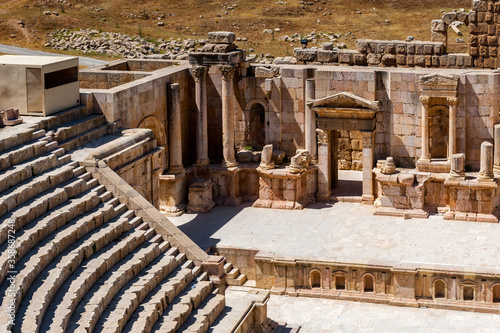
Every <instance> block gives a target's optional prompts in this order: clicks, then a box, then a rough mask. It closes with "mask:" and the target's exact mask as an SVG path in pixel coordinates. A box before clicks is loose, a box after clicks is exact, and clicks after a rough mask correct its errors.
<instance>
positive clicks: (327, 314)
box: [226, 289, 500, 333]
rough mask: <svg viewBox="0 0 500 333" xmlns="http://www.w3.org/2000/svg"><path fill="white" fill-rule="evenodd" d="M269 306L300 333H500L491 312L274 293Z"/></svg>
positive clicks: (271, 314)
mask: <svg viewBox="0 0 500 333" xmlns="http://www.w3.org/2000/svg"><path fill="white" fill-rule="evenodd" d="M232 293H234V291H232V290H231V289H229V290H227V291H226V297H235V296H238V295H237V294H236V295H232ZM228 302H229V301H228ZM267 309H268V310H267V315H268V317H269V318H271V319H272V320H274V321H276V322H286V323H287V325H289V326H292V325H293V326H301V329H300V330H299V333H337V332H346V333H358V332H376V333H382V332H384V333H413V332H426V333H430V332H432V333H438V332H439V333H443V332H450V333H451V332H453V333H468V332H484V333H486V332H488V333H490V332H491V333H493V332H500V320H499V316H498V315H497V314H490V313H475V312H463V311H453V310H440V309H425V308H406V307H398V306H391V305H384V304H372V303H361V302H348V301H339V300H331V299H322V298H309V297H287V296H277V295H271V299H270V300H269V303H268V305H267ZM304 309H307V311H304Z"/></svg>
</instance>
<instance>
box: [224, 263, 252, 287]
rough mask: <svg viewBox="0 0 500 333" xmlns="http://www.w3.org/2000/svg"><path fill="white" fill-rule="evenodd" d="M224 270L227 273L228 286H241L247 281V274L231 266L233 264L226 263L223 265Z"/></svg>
mask: <svg viewBox="0 0 500 333" xmlns="http://www.w3.org/2000/svg"><path fill="white" fill-rule="evenodd" d="M224 271H225V272H226V274H227V278H226V281H227V284H228V285H230V286H242V285H243V284H244V283H245V282H247V276H246V275H245V274H241V273H240V270H239V268H236V267H233V264H231V263H227V264H225V265H224Z"/></svg>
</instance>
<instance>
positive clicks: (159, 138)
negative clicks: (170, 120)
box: [137, 116, 167, 147]
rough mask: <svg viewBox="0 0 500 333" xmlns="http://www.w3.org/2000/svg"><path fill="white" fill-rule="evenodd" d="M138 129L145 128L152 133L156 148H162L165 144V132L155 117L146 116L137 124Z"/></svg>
mask: <svg viewBox="0 0 500 333" xmlns="http://www.w3.org/2000/svg"><path fill="white" fill-rule="evenodd" d="M137 127H138V128H147V129H150V130H152V131H153V133H154V135H155V139H156V145H157V146H158V147H164V146H165V145H166V144H167V132H166V130H165V126H164V125H163V123H162V122H161V121H160V120H159V119H158V118H157V117H155V116H147V117H146V118H144V119H142V120H141V122H140V123H139V126H137Z"/></svg>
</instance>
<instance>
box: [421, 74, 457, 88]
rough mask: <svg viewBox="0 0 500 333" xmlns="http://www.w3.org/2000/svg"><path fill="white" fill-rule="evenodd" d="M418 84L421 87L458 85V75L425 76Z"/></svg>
mask: <svg viewBox="0 0 500 333" xmlns="http://www.w3.org/2000/svg"><path fill="white" fill-rule="evenodd" d="M418 82H419V83H420V84H421V85H454V86H457V85H458V76H457V75H446V74H430V75H423V76H421V77H420V78H419V80H418Z"/></svg>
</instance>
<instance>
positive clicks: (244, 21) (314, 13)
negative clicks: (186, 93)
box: [0, 0, 471, 55]
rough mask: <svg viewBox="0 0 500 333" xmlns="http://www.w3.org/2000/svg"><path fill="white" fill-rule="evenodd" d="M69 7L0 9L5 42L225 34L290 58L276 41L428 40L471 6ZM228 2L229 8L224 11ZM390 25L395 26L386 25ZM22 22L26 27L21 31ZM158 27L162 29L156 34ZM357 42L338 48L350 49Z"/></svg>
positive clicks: (21, 1) (93, 1) (110, 2)
mask: <svg viewBox="0 0 500 333" xmlns="http://www.w3.org/2000/svg"><path fill="white" fill-rule="evenodd" d="M70 2H71V4H72V6H71V7H69V6H68V5H67V4H61V3H60V2H59V1H57V0H47V1H41V0H34V1H27V0H14V1H7V2H6V3H3V4H0V20H1V21H0V42H2V43H8V44H12V45H18V46H24V47H30V48H34V49H43V45H44V43H45V42H46V40H47V35H48V34H49V33H50V32H52V31H54V30H56V29H63V28H67V29H79V28H92V29H100V30H102V31H112V32H120V33H125V34H129V35H133V36H134V35H142V36H143V37H151V38H205V37H206V34H207V33H208V32H209V31H215V30H228V31H233V32H235V33H236V35H237V36H239V37H247V38H248V40H249V42H248V43H243V42H239V43H238V45H239V46H240V47H242V48H253V49H255V52H257V53H272V54H274V55H287V54H288V55H291V54H292V53H293V47H298V46H299V45H298V43H297V42H295V43H285V42H280V41H278V38H279V37H281V36H285V35H291V34H293V33H299V34H303V35H307V34H309V33H310V32H311V31H316V32H333V33H338V34H341V35H344V34H346V33H349V32H351V33H352V34H353V35H354V36H355V38H372V39H405V38H406V37H407V36H409V35H412V36H414V37H415V38H416V39H418V40H429V39H430V21H431V20H432V19H437V18H440V17H441V15H442V14H441V10H445V11H449V10H452V9H459V8H465V9H466V10H467V9H469V8H470V5H471V3H470V0H443V1H439V2H438V1H431V0H423V1H414V0H373V1H366V0H351V1H343V0H325V1H315V0H312V1H311V0H309V1H307V2H312V3H313V5H305V9H302V6H303V5H302V4H300V3H299V0H288V1H286V2H287V4H286V5H279V4H276V1H274V0H272V1H262V0H232V1H230V2H229V0H223V1H215V0H186V1H160V0H133V1H132V0H73V1H70ZM224 3H228V6H226V7H224V6H223V4H224ZM24 5H29V7H25V6H24ZM233 5H236V6H233ZM45 11H57V12H58V13H59V15H58V16H56V15H44V12H45ZM226 13H227V14H226ZM324 13H325V14H326V15H323V14H324ZM328 13H331V15H329V14H328ZM359 13H360V14H359ZM201 16H203V17H201ZM386 20H388V21H389V22H390V23H389V24H386V23H384V22H385V21H386ZM18 21H23V22H24V23H25V25H24V28H23V27H22V26H21V25H19V24H18V23H17V22H18ZM159 21H162V22H164V23H165V26H164V27H158V26H157V23H158V22H159ZM274 28H280V29H281V32H279V33H275V34H274V36H273V35H270V34H264V33H263V29H274ZM451 36H453V40H454V39H455V37H454V35H451ZM355 38H352V37H348V38H342V39H341V40H339V41H343V42H345V43H346V44H347V46H348V47H351V48H352V47H354V45H355Z"/></svg>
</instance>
